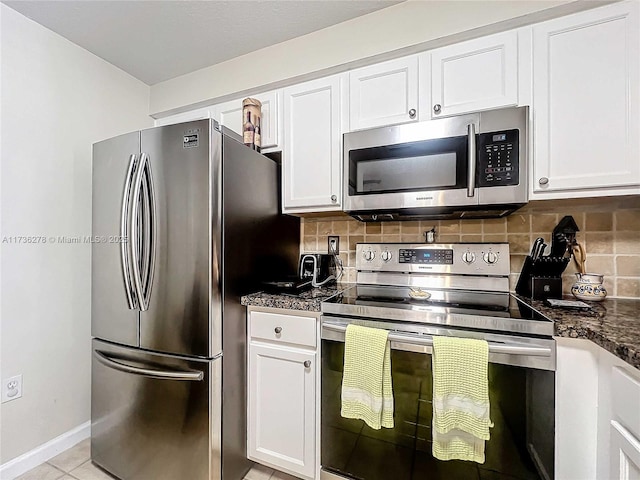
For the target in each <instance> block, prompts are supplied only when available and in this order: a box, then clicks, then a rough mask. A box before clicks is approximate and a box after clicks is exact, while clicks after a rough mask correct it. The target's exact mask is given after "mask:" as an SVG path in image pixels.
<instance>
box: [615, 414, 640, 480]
mask: <svg viewBox="0 0 640 480" xmlns="http://www.w3.org/2000/svg"><path fill="white" fill-rule="evenodd" d="M638 408H640V406H638ZM610 462H611V477H610V478H611V480H640V439H638V438H636V437H634V436H633V434H632V433H631V432H629V431H628V430H627V429H626V428H624V427H623V426H622V425H620V423H618V422H616V421H612V422H611V450H610Z"/></svg>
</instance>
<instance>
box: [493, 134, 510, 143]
mask: <svg viewBox="0 0 640 480" xmlns="http://www.w3.org/2000/svg"><path fill="white" fill-rule="evenodd" d="M506 139H507V134H506V133H500V134H498V135H494V136H493V141H494V142H504V141H505V140H506Z"/></svg>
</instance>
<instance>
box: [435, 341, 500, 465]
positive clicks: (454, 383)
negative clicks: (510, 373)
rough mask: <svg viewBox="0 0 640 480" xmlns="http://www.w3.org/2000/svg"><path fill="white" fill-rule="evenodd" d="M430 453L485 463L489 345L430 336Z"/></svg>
mask: <svg viewBox="0 0 640 480" xmlns="http://www.w3.org/2000/svg"><path fill="white" fill-rule="evenodd" d="M432 362H433V456H434V457H435V458H438V459H440V460H453V459H458V460H470V461H474V462H478V463H484V460H485V455H484V446H485V441H486V440H489V438H490V436H489V428H490V427H493V422H492V421H491V418H490V416H489V381H488V363H489V345H488V344H487V342H486V341H484V340H474V339H470V338H454V337H433V359H432Z"/></svg>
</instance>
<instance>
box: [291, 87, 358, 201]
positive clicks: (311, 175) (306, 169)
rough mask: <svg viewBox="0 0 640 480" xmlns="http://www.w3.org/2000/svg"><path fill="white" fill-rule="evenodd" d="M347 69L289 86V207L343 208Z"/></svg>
mask: <svg viewBox="0 0 640 480" xmlns="http://www.w3.org/2000/svg"><path fill="white" fill-rule="evenodd" d="M346 78H347V76H346V75H334V76H331V77H326V78H321V79H319V80H313V81H311V82H306V83H302V84H299V85H294V86H293V87H288V88H285V89H284V91H283V97H284V132H283V138H284V146H283V149H282V175H283V176H282V196H283V198H282V205H283V211H284V212H285V213H304V212H322V211H333V210H340V209H341V204H342V188H341V178H342V175H341V166H342V165H341V149H342V132H343V128H342V126H343V121H344V120H343V118H342V112H343V111H345V109H343V106H342V103H343V102H344V101H345V96H344V90H345V88H346V85H345V84H346Z"/></svg>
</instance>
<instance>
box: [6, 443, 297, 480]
mask: <svg viewBox="0 0 640 480" xmlns="http://www.w3.org/2000/svg"><path fill="white" fill-rule="evenodd" d="M16 480H114V477H112V476H111V475H109V474H107V473H105V472H104V471H103V470H101V469H99V468H98V467H96V466H95V465H94V464H93V463H91V453H90V447H89V439H87V440H83V441H82V442H80V443H79V444H77V445H76V446H75V447H71V448H70V449H69V450H66V451H64V452H62V453H61V454H60V455H58V456H57V457H53V458H52V459H50V460H49V461H48V462H45V463H43V464H42V465H38V466H37V467H36V468H34V469H33V470H29V471H28V472H27V473H24V474H22V475H20V476H19V477H18V478H17V479H16ZM127 480H129V479H127ZM131 480H135V479H131ZM176 480H183V479H176ZM225 480H226V479H225ZM229 480H233V479H229ZM243 480H297V479H296V477H292V476H291V475H287V474H286V473H282V472H277V471H274V470H271V469H270V468H267V467H264V466H262V465H257V464H256V465H255V466H254V467H253V468H252V469H251V470H250V471H249V472H248V473H247V475H246V476H245V477H244V479H243Z"/></svg>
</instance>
